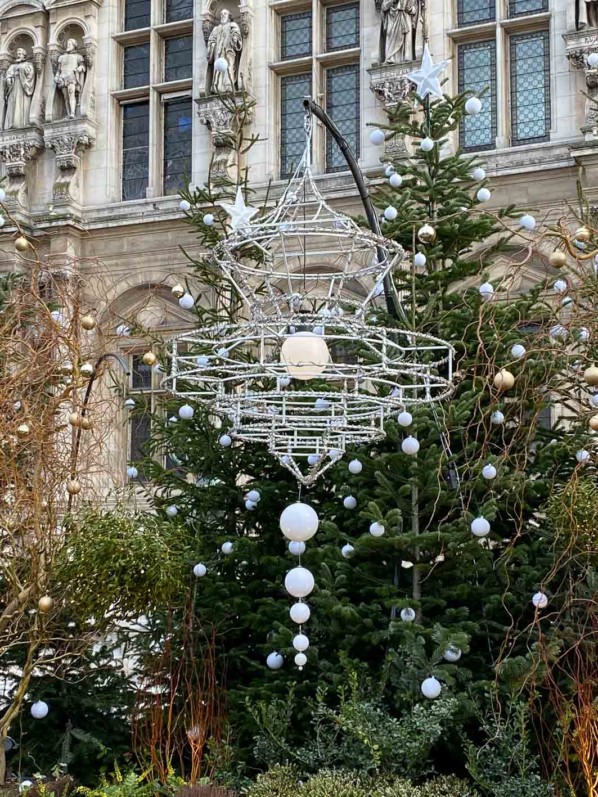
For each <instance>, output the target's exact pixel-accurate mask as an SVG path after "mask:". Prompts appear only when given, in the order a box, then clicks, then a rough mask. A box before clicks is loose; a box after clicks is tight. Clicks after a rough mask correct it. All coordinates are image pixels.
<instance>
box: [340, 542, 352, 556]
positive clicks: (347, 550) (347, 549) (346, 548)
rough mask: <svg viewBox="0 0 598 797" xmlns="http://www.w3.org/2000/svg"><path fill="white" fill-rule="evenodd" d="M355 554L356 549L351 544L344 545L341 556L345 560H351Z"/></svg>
mask: <svg viewBox="0 0 598 797" xmlns="http://www.w3.org/2000/svg"><path fill="white" fill-rule="evenodd" d="M354 553H355V548H354V547H353V546H352V545H350V544H349V543H347V544H346V545H343V547H342V548H341V556H342V557H343V559H350V558H351V557H352V556H353V554H354Z"/></svg>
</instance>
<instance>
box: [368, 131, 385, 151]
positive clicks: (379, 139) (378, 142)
mask: <svg viewBox="0 0 598 797" xmlns="http://www.w3.org/2000/svg"><path fill="white" fill-rule="evenodd" d="M385 138H386V136H385V135H384V131H383V130H380V129H378V130H372V132H371V133H370V142H371V143H372V144H373V145H374V146H375V147H380V146H382V144H384V140H385Z"/></svg>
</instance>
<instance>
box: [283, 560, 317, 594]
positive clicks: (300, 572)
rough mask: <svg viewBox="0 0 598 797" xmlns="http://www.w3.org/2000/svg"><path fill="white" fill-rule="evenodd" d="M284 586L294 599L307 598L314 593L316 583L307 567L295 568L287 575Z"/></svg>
mask: <svg viewBox="0 0 598 797" xmlns="http://www.w3.org/2000/svg"><path fill="white" fill-rule="evenodd" d="M284 586H285V589H286V591H287V592H288V593H289V595H292V596H293V598H306V597H307V596H308V595H310V594H311V593H312V592H313V588H314V587H315V581H314V577H313V575H312V573H311V572H310V571H309V570H308V569H307V568H306V567H294V568H293V569H292V570H289V572H288V573H287V574H286V576H285V579H284Z"/></svg>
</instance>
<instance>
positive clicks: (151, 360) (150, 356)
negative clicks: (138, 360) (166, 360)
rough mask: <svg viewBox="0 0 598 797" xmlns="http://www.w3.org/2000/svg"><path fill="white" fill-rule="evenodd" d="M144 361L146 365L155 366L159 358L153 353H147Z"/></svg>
mask: <svg viewBox="0 0 598 797" xmlns="http://www.w3.org/2000/svg"><path fill="white" fill-rule="evenodd" d="M142 359H143V362H144V364H145V365H155V364H156V363H157V362H158V358H157V357H156V355H155V354H154V352H153V351H146V352H145V354H144V355H143V357H142Z"/></svg>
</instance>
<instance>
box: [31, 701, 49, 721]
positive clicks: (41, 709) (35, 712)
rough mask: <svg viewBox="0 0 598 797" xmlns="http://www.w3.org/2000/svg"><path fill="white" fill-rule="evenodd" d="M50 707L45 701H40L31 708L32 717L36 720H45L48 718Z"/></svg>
mask: <svg viewBox="0 0 598 797" xmlns="http://www.w3.org/2000/svg"><path fill="white" fill-rule="evenodd" d="M49 710H50V709H49V706H48V704H47V703H44V701H43V700H38V701H37V702H35V703H34V704H33V705H32V706H31V716H32V717H34V718H35V719H36V720H43V719H44V717H47V716H48V711H49Z"/></svg>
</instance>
